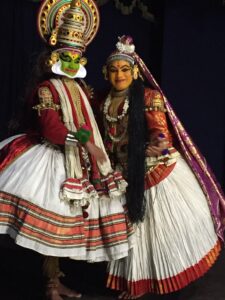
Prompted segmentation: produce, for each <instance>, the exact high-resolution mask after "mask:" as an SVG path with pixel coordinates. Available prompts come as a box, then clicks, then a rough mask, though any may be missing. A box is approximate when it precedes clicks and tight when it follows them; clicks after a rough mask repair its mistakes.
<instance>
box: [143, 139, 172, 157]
mask: <svg viewBox="0 0 225 300" xmlns="http://www.w3.org/2000/svg"><path fill="white" fill-rule="evenodd" d="M168 144H169V142H168V141H167V140H166V139H165V138H162V137H157V139H155V140H154V141H152V142H151V143H150V144H149V145H148V146H147V148H146V151H145V155H146V156H160V155H163V151H166V150H167V147H168Z"/></svg>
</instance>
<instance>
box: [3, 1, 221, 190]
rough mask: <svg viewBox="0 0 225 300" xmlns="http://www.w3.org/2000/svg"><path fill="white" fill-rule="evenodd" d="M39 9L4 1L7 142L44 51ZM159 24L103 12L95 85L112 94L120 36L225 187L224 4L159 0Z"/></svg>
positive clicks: (91, 73) (92, 59) (91, 62)
mask: <svg viewBox="0 0 225 300" xmlns="http://www.w3.org/2000/svg"><path fill="white" fill-rule="evenodd" d="M38 6H39V4H38V3H35V2H29V1H28V0H11V1H4V2H3V3H2V4H1V10H0V20H1V28H0V38H1V48H0V49H1V50H0V51H1V59H0V67H1V69H0V70H1V72H0V79H1V81H0V84H1V88H0V99H1V109H0V138H1V139H3V138H4V137H6V136H7V122H8V121H9V120H10V118H11V117H12V115H13V114H14V112H15V111H16V110H17V109H18V107H19V106H20V105H21V99H22V97H23V94H24V89H25V85H26V81H27V80H28V78H29V75H30V74H29V72H30V68H31V66H32V65H33V63H34V61H35V58H36V56H37V54H38V52H39V51H40V50H41V48H42V47H43V44H42V41H41V40H40V38H39V37H38V35H37V31H36V14H37V10H38ZM153 10H154V11H153V12H154V14H155V16H156V23H154V24H153V23H151V22H149V21H147V20H144V19H143V18H142V17H141V14H140V12H139V11H138V10H135V11H134V13H133V14H132V15H130V16H123V15H122V14H121V13H120V12H119V11H118V10H116V9H115V7H114V5H113V3H112V1H109V2H108V3H107V4H106V5H104V6H102V7H101V8H100V15H101V24H100V29H99V32H98V34H97V36H96V38H95V40H94V41H93V43H92V44H91V45H90V46H89V47H88V50H87V53H86V56H87V58H88V65H87V69H88V77H87V81H88V83H90V84H91V85H93V86H94V87H95V88H96V89H102V88H104V87H105V85H106V82H104V80H103V78H102V74H101V68H102V65H103V64H104V60H105V58H106V57H107V55H108V54H109V53H110V52H111V51H112V50H113V49H114V45H115V42H116V40H117V36H120V35H122V34H130V35H132V36H133V38H134V41H135V44H136V50H137V52H138V53H139V54H140V56H141V57H142V58H143V59H144V61H145V62H146V64H147V65H148V66H149V68H150V69H151V71H152V73H153V74H154V75H155V77H156V78H157V80H158V81H159V82H160V83H161V86H162V88H163V89H164V91H165V92H166V94H167V96H168V98H169V100H170V102H171V103H172V104H173V107H174V108H175V110H176V112H177V113H178V115H179V116H180V118H181V120H182V121H183V123H184V125H185V127H186V128H187V129H188V131H189V133H190V134H191V135H192V137H193V138H194V141H195V142H196V143H197V145H198V146H199V148H200V149H201V151H202V152H203V154H204V155H205V157H206V159H207V160H208V162H209V163H210V165H211V167H212V169H213V170H214V172H215V173H216V176H217V178H218V180H219V181H220V183H221V184H222V185H223V186H224V184H225V167H224V165H225V126H224V125H225V124H224V123H225V118H224V115H225V101H224V100H225V99H224V98H225V85H224V79H225V78H224V77H225V76H224V70H225V60H224V53H225V39H224V29H225V7H224V6H223V1H222V0H198V1H196V0H167V1H163V0H155V1H153Z"/></svg>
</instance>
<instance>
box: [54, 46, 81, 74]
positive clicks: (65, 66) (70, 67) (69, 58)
mask: <svg viewBox="0 0 225 300" xmlns="http://www.w3.org/2000/svg"><path fill="white" fill-rule="evenodd" d="M59 59H60V61H61V71H62V72H64V73H65V74H68V75H70V76H74V75H75V74H76V73H77V71H78V70H79V67H80V54H78V53H73V52H71V51H64V52H62V53H60V55H59Z"/></svg>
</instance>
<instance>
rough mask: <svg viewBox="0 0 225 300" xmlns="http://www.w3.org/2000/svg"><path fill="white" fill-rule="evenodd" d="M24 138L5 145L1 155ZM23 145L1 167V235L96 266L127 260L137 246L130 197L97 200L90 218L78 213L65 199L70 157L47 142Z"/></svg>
mask: <svg viewBox="0 0 225 300" xmlns="http://www.w3.org/2000/svg"><path fill="white" fill-rule="evenodd" d="M20 137H21V136H15V137H12V138H10V139H7V140H5V141H3V142H1V143H0V149H2V151H0V154H1V155H3V154H2V152H4V151H3V150H4V149H5V148H6V147H7V145H9V143H10V142H11V141H15V144H16V141H17V140H18V139H20ZM22 140H26V138H25V139H23V138H22ZM23 143H24V142H22V144H21V143H18V145H19V146H18V145H17V147H15V149H13V150H12V149H11V151H9V153H8V152H7V153H8V154H7V155H8V156H7V155H6V156H5V157H4V159H3V161H4V162H6V163H5V165H6V166H5V167H4V164H3V166H2V167H1V168H0V233H1V234H9V235H10V236H11V237H12V238H13V239H14V240H15V242H16V243H17V244H18V245H20V246H23V247H26V248H29V249H32V250H34V251H37V252H39V253H41V254H44V255H50V256H58V257H71V258H73V259H79V260H88V261H93V262H95V261H109V260H113V259H119V258H121V257H125V256H126V255H127V254H128V250H129V248H130V247H131V245H132V242H131V240H132V226H131V225H130V224H129V222H128V220H127V216H126V211H125V197H124V196H120V197H117V198H113V199H110V198H109V197H108V196H100V197H99V198H98V199H92V200H91V201H90V205H89V207H88V208H87V209H86V210H85V214H84V211H83V209H82V208H81V207H76V208H75V209H73V210H72V209H71V207H70V206H69V204H68V203H66V202H65V201H62V200H60V198H59V192H60V186H61V184H62V182H64V180H65V178H66V174H65V165H64V154H63V153H62V152H61V151H60V150H59V149H57V148H54V147H51V146H49V144H46V143H43V144H38V143H37V144H32V143H30V142H27V145H25V146H24V145H23ZM19 148H20V149H19ZM23 148H24V149H23ZM18 152H20V153H18ZM0 158H1V157H0ZM7 160H8V162H7Z"/></svg>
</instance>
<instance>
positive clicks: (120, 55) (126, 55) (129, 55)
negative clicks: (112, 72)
mask: <svg viewBox="0 0 225 300" xmlns="http://www.w3.org/2000/svg"><path fill="white" fill-rule="evenodd" d="M134 51H135V46H134V44H133V39H132V37H130V36H126V35H123V36H122V37H119V41H118V42H117V43H116V50H115V51H113V52H112V53H111V54H110V55H109V57H108V59H107V61H106V64H107V65H108V64H109V63H110V62H112V61H114V60H126V61H128V62H129V63H131V64H132V65H133V64H134V57H133V53H134Z"/></svg>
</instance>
